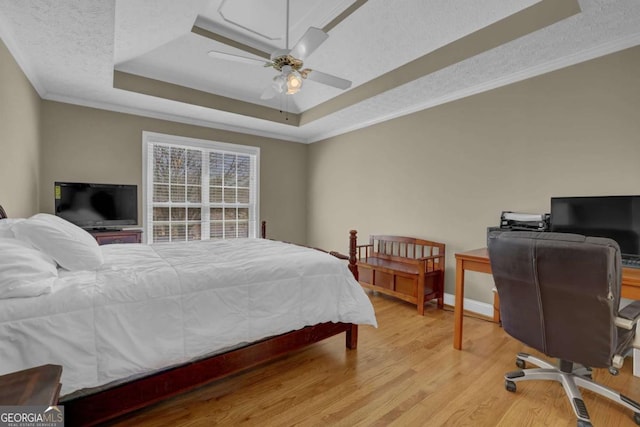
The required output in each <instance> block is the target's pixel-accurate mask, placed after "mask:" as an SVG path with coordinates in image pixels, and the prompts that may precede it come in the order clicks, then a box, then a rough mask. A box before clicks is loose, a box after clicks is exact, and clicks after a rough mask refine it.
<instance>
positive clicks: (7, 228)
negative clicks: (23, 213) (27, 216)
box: [0, 218, 24, 238]
mask: <svg viewBox="0 0 640 427" xmlns="http://www.w3.org/2000/svg"><path fill="white" fill-rule="evenodd" d="M20 221H24V218H4V219H0V237H5V238H14V237H15V236H14V235H13V231H11V227H13V224H15V223H17V222H20Z"/></svg>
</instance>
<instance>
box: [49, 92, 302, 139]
mask: <svg viewBox="0 0 640 427" xmlns="http://www.w3.org/2000/svg"><path fill="white" fill-rule="evenodd" d="M43 99H46V100H47V101H55V102H62V103H65V104H72V105H79V106H82V107H89V108H96V109H99V110H106V111H113V112H116V113H123V114H131V115H134V116H141V117H148V118H150V119H158V120H166V121H170V122H176V123H183V124H187V125H193V126H201V127H206V128H210V129H219V130H224V131H229V132H236V133H242V134H246V135H254V136H262V137H265V138H271V139H279V140H282V141H289V142H297V143H308V142H309V141H308V140H307V139H305V138H298V137H295V136H292V135H287V134H284V133H279V132H269V131H264V130H260V129H253V128H250V127H245V126H233V125H229V124H225V123H220V122H215V121H209V120H201V119H194V118H191V117H186V116H182V115H178V114H170V113H161V112H157V111H151V110H147V109H145V108H136V107H126V106H123V105H120V104H114V103H110V102H100V101H93V100H87V99H83V98H76V97H70V96H65V95H59V94H55V93H48V94H47V96H46V97H43Z"/></svg>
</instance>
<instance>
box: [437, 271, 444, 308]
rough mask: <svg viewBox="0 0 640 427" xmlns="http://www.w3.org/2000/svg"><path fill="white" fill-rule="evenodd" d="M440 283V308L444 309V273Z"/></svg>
mask: <svg viewBox="0 0 640 427" xmlns="http://www.w3.org/2000/svg"><path fill="white" fill-rule="evenodd" d="M438 282H439V283H438V308H444V272H442V274H441V275H440V280H438Z"/></svg>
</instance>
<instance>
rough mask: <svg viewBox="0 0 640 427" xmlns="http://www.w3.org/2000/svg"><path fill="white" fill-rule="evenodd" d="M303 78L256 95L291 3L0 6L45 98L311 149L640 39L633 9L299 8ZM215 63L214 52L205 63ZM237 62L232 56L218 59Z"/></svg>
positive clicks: (351, 0) (630, 0) (432, 4)
mask: <svg viewBox="0 0 640 427" xmlns="http://www.w3.org/2000/svg"><path fill="white" fill-rule="evenodd" d="M309 27H317V28H321V29H324V30H325V31H326V32H327V33H328V35H329V38H328V39H327V40H326V42H324V43H323V44H322V45H320V47H319V48H318V49H317V50H316V51H315V52H313V53H312V54H310V55H309V57H308V58H306V59H305V61H304V67H309V68H311V69H314V70H319V71H322V72H325V73H329V74H333V75H335V76H338V77H341V78H344V79H348V80H350V81H352V86H351V87H350V88H349V89H347V90H345V91H343V90H340V89H336V88H333V87H330V86H325V85H322V84H320V83H317V82H315V81H311V80H306V81H304V85H303V87H302V89H301V90H300V92H299V93H297V94H295V95H279V96H276V97H275V98H273V99H268V100H263V99H260V95H261V94H262V92H263V90H264V89H265V87H267V86H268V85H270V84H271V82H272V79H273V77H274V76H276V75H277V72H276V71H275V70H274V69H273V68H271V67H263V66H262V64H261V63H259V62H257V61H243V60H240V61H238V60H231V59H233V56H229V55H237V56H242V57H250V58H254V59H256V60H262V61H264V62H266V61H267V59H265V56H266V57H268V56H269V54H270V53H271V52H273V51H274V50H277V49H284V48H287V46H286V33H287V26H286V1H285V0H233V1H231V0H182V1H180V2H176V1H174V0H156V1H149V0H115V1H114V0H111V1H107V0H21V1H19V2H17V1H12V0H0V37H1V38H2V39H3V41H4V42H5V44H6V45H7V46H8V48H9V49H10V51H11V52H12V54H13V55H14V57H15V58H16V60H17V61H18V63H19V64H20V66H21V67H22V68H23V70H24V71H25V74H26V75H27V77H28V78H29V80H30V81H31V82H32V84H33V85H34V87H35V88H36V90H37V91H38V93H39V94H40V96H41V97H43V98H44V99H51V100H57V101H62V102H69V103H74V104H80V105H87V106H92V107H97V108H104V109H109V110H115V111H123V112H130V113H134V114H140V115H145V116H150V117H157V118H162V119H167V120H174V121H180V122H185V123H192V124H197V125H202V126H209V127H214V128H222V129H228V130H236V131H240V132H245V133H250V134H257V135H264V136H268V137H276V138H281V139H287V140H293V141H299V142H314V141H317V140H320V139H324V138H327V137H330V136H334V135H338V134H341V133H344V132H348V131H351V130H354V129H358V128H360V127H364V126H368V125H370V124H373V123H377V122H381V121H384V120H388V119H390V118H393V117H398V116H401V115H404V114H408V113H411V112H414V111H418V110H421V109H424V108H429V107H431V106H435V105H438V104H440V103H443V102H448V101H450V100H453V99H458V98H461V97H464V96H468V95H471V94H474V93H478V92H482V91H485V90H489V89H492V88H495V87H499V86H501V85H504V84H509V83H511V82H514V81H518V80H522V79H525V78H529V77H533V76H535V75H538V74H541V73H544V72H548V71H551V70H554V69H558V68H561V67H565V66H568V65H571V64H574V63H578V62H581V61H585V60H588V59H591V58H595V57H597V56H601V55H605V54H607V53H611V52H614V51H617V50H621V49H624V48H627V47H631V46H635V45H637V44H640V2H638V1H637V0H580V1H578V0H508V1H505V0H486V1H483V2H477V1H472V0H447V1H443V0H398V1H393V2H391V1H384V0H368V1H367V0H323V1H317V0H291V6H290V20H289V28H288V30H289V31H288V32H289V45H288V47H289V48H291V47H292V46H293V45H295V43H296V42H297V41H298V40H299V39H300V38H301V37H302V36H303V35H304V33H305V32H306V31H307V29H308V28H309ZM212 51H213V52H219V53H222V55H220V54H209V52H212ZM224 54H228V55H224Z"/></svg>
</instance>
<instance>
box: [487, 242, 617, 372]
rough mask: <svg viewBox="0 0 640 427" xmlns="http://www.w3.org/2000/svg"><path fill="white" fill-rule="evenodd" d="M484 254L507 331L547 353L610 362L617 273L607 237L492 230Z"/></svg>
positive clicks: (600, 364) (589, 361)
mask: <svg viewBox="0 0 640 427" xmlns="http://www.w3.org/2000/svg"><path fill="white" fill-rule="evenodd" d="M489 258H490V260H491V269H492V271H493V277H494V281H495V284H496V288H497V290H498V296H499V297H500V316H501V319H502V326H503V328H504V330H505V331H506V332H507V333H508V334H509V335H511V336H513V337H514V338H516V339H518V340H520V341H522V342H523V343H524V344H526V345H528V346H530V347H533V348H535V349H537V350H539V351H541V352H543V353H545V354H546V355H548V356H551V357H557V358H560V359H563V360H567V361H571V362H576V363H580V364H583V365H585V366H590V367H594V368H598V367H608V366H611V360H612V357H613V356H614V354H615V351H616V345H617V340H618V336H617V328H616V326H615V318H616V316H617V313H618V306H619V302H620V284H621V277H622V276H621V275H622V268H621V263H620V248H619V247H618V244H617V243H616V242H615V241H614V240H611V239H605V238H599V237H585V236H581V235H576V234H566V233H546V232H514V231H507V232H492V233H491V234H490V236H489Z"/></svg>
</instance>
